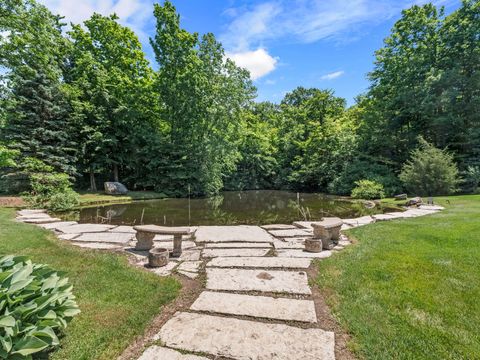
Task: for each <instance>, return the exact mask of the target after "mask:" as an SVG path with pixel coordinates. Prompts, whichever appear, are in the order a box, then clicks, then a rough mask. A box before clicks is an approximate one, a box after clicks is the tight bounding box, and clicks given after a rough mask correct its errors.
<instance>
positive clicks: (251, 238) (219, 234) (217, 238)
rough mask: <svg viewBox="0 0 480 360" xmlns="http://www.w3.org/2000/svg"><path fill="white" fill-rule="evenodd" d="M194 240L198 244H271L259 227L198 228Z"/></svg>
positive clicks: (266, 233) (266, 234)
mask: <svg viewBox="0 0 480 360" xmlns="http://www.w3.org/2000/svg"><path fill="white" fill-rule="evenodd" d="M195 240H196V241H197V242H200V243H210V242H213V243H219V242H257V243H258V242H259V243H264V242H271V241H272V240H273V239H272V237H271V236H270V235H269V234H268V232H266V231H265V230H263V229H262V228H261V227H259V226H250V225H238V226H199V227H198V230H197V232H196V233H195Z"/></svg>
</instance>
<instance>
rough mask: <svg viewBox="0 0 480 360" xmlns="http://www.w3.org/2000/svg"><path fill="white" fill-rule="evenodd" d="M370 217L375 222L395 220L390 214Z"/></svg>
mask: <svg viewBox="0 0 480 360" xmlns="http://www.w3.org/2000/svg"><path fill="white" fill-rule="evenodd" d="M372 217H373V218H374V219H375V220H377V221H388V220H393V219H395V217H393V216H392V215H390V214H376V215H372Z"/></svg>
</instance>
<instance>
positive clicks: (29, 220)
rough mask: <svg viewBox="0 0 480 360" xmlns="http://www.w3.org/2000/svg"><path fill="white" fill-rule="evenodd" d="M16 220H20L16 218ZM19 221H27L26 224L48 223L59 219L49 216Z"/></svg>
mask: <svg viewBox="0 0 480 360" xmlns="http://www.w3.org/2000/svg"><path fill="white" fill-rule="evenodd" d="M17 220H20V219H19V218H17ZM20 221H22V222H24V223H27V224H37V225H38V224H48V223H53V222H58V221H61V219H59V218H51V217H46V218H38V219H31V218H28V219H21V220H20Z"/></svg>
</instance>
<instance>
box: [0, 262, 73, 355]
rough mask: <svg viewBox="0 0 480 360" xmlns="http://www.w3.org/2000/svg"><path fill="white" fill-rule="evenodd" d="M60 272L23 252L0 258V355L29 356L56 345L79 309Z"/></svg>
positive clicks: (70, 288)
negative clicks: (32, 259)
mask: <svg viewBox="0 0 480 360" xmlns="http://www.w3.org/2000/svg"><path fill="white" fill-rule="evenodd" d="M74 299H75V297H74V296H73V294H72V286H71V285H70V284H69V283H68V279H67V278H66V277H64V276H63V274H62V273H59V272H56V271H54V270H52V269H50V268H49V267H47V266H46V265H42V264H33V263H32V262H31V261H30V260H28V259H27V258H25V257H23V256H12V255H9V256H4V257H2V258H0V342H1V344H2V346H1V347H0V358H1V359H31V355H32V354H35V353H38V352H41V351H44V350H46V349H49V348H52V347H55V346H58V345H59V340H58V337H57V336H58V334H59V332H60V331H61V330H63V329H65V328H66V326H67V323H68V322H69V321H70V320H71V319H72V317H74V316H75V315H77V314H78V313H79V312H80V310H79V309H78V306H77V304H76V302H75V301H74Z"/></svg>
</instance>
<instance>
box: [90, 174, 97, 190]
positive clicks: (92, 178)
mask: <svg viewBox="0 0 480 360" xmlns="http://www.w3.org/2000/svg"><path fill="white" fill-rule="evenodd" d="M90 190H92V191H97V184H96V183H95V173H94V172H93V170H90Z"/></svg>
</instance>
